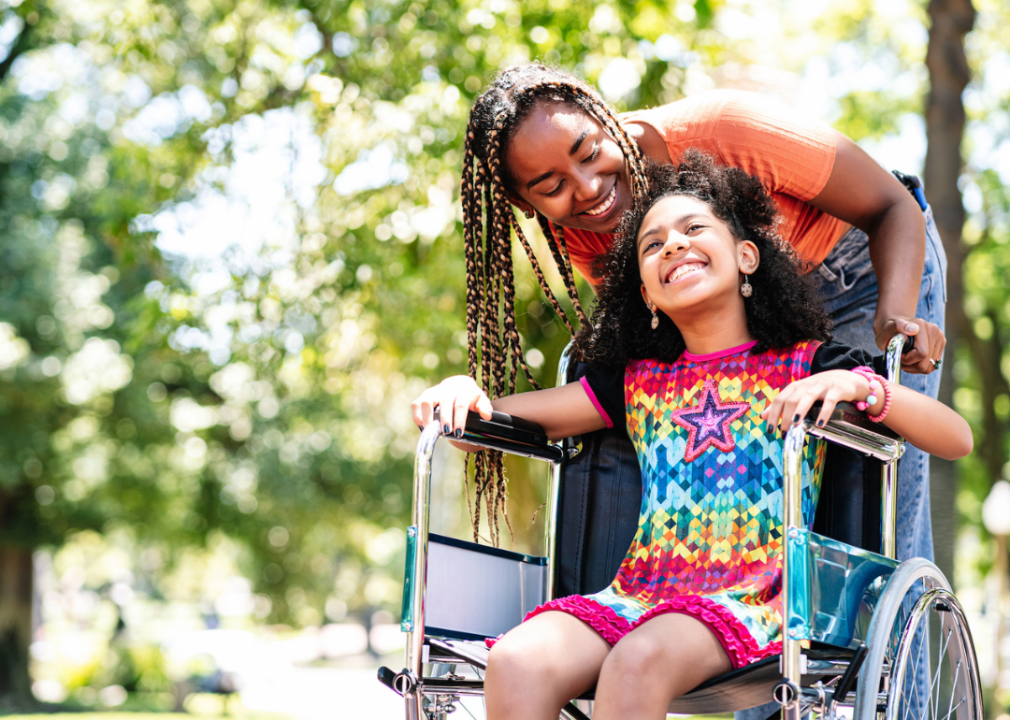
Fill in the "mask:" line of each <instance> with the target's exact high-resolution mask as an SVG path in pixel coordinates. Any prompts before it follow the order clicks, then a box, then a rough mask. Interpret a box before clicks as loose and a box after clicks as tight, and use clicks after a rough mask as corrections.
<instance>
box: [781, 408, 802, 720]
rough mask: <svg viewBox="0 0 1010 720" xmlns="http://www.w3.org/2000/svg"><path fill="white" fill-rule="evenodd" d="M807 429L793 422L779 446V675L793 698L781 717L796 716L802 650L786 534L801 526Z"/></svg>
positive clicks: (786, 719) (791, 718)
mask: <svg viewBox="0 0 1010 720" xmlns="http://www.w3.org/2000/svg"><path fill="white" fill-rule="evenodd" d="M806 436H807V429H806V425H805V424H804V423H802V422H800V423H796V424H794V425H793V426H792V427H790V428H789V431H788V432H787V433H786V438H785V443H784V447H783V449H782V470H783V473H782V531H783V536H782V544H783V548H782V595H781V598H782V677H783V679H784V680H785V682H786V684H787V685H788V686H791V688H793V689H794V694H795V695H796V697H793V698H792V701H791V702H788V703H784V702H782V700H783V699H784V696H782V697H779V698H778V699H779V701H780V703H781V704H782V717H783V720H799V719H800V703H799V698H798V694H799V688H800V680H801V673H800V654H801V653H802V651H803V648H802V646H801V645H800V639H799V638H798V637H797V630H796V629H795V628H790V627H789V618H790V613H791V612H792V608H791V607H790V602H789V590H790V588H789V568H790V565H791V563H792V562H802V559H801V558H791V557H790V553H789V543H788V537H789V533H790V532H796V531H798V530H801V529H803V508H802V503H803V444H804V442H805V440H806Z"/></svg>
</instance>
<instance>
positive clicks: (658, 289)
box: [636, 195, 760, 323]
mask: <svg viewBox="0 0 1010 720" xmlns="http://www.w3.org/2000/svg"><path fill="white" fill-rule="evenodd" d="M636 244H637V247H636V250H637V253H638V268H639V273H640V275H641V278H642V297H643V298H644V299H645V302H646V304H647V305H649V306H650V307H656V308H658V309H660V310H662V311H663V312H664V313H665V314H666V315H668V316H669V317H670V318H671V319H672V320H673V321H674V322H675V323H676V322H677V315H679V314H680V313H682V312H684V311H696V310H698V309H701V307H702V305H703V304H704V305H705V308H706V309H708V307H709V306H710V305H711V306H713V307H712V309H715V306H717V307H720V308H721V307H723V306H724V305H725V303H726V302H731V303H740V309H741V311H742V309H743V298H742V296H741V295H740V274H741V273H743V274H745V275H749V274H751V273H753V272H754V271H755V270H756V269H757V266H758V261H759V259H760V258H759V253H758V249H757V246H755V245H754V243H752V242H750V241H749V240H743V241H741V240H738V239H737V238H736V237H735V236H734V235H733V233H732V232H731V231H730V229H729V227H728V226H727V225H726V223H725V222H723V221H722V220H720V219H719V218H718V217H716V215H715V213H714V212H712V209H711V208H710V207H709V206H708V204H707V203H705V202H702V201H701V200H698V199H697V198H694V197H691V196H690V195H669V196H667V197H664V198H662V199H660V200H659V201H658V202H656V204H655V205H653V206H652V208H651V209H650V210H649V212H648V213H646V215H645V218H644V219H643V220H642V224H641V227H640V228H639V231H638V237H637V243H636Z"/></svg>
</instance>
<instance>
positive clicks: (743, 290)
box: [740, 275, 754, 298]
mask: <svg viewBox="0 0 1010 720" xmlns="http://www.w3.org/2000/svg"><path fill="white" fill-rule="evenodd" d="M753 293H754V288H753V287H752V286H751V284H750V278H749V277H747V276H746V275H744V276H743V285H741V286H740V294H741V295H743V296H744V297H745V298H749V297H750V296H751V295H752V294H753Z"/></svg>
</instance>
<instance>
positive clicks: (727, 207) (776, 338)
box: [576, 150, 831, 368]
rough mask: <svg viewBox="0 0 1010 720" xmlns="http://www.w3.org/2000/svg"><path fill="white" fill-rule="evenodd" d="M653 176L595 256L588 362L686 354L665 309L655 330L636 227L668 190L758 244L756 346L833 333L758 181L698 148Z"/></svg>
mask: <svg viewBox="0 0 1010 720" xmlns="http://www.w3.org/2000/svg"><path fill="white" fill-rule="evenodd" d="M648 180H649V195H648V197H647V199H646V200H645V201H643V202H641V203H639V204H638V205H637V206H636V207H635V208H633V209H632V210H631V211H629V212H627V213H625V215H624V217H623V218H622V219H621V224H620V227H618V230H617V233H618V239H617V241H616V242H615V243H614V244H613V245H612V246H611V249H610V251H609V252H608V253H607V254H606V255H604V256H602V257H600V258H598V260H597V263H596V268H595V270H596V273H597V274H598V275H602V278H603V282H602V285H601V287H600V289H599V299H598V301H597V306H596V309H595V310H594V312H593V323H592V325H591V326H588V327H586V328H584V329H583V330H582V332H580V333H579V337H578V338H577V340H576V345H577V347H578V349H579V350H580V352H581V353H582V355H583V356H584V358H585V359H586V360H587V361H589V362H591V363H594V364H596V365H603V366H607V367H613V368H623V367H625V366H626V365H627V364H628V362H629V361H631V360H638V359H655V360H659V361H661V362H674V361H675V360H676V359H677V358H679V357H680V354H681V353H682V352H684V349H685V346H684V338H683V336H682V335H681V334H680V330H678V329H677V326H676V325H674V323H673V321H672V320H670V318H669V317H667V316H666V315H665V314H663V313H660V314H659V326H658V327H657V328H656V329H655V330H653V329H652V326H651V322H652V313H651V312H650V311H649V308H648V307H646V305H645V301H644V300H643V299H642V295H641V292H640V288H641V285H642V277H641V274H640V272H639V266H638V232H639V230H640V229H641V226H642V222H643V221H644V220H645V216H646V214H647V213H648V212H649V210H650V209H651V208H652V207H653V206H655V204H656V203H657V202H659V201H660V200H662V199H663V198H665V197H668V196H670V195H689V196H691V197H694V198H697V199H698V200H701V201H702V202H704V203H705V204H706V205H708V206H709V208H711V210H712V212H713V213H714V214H715V215H716V217H718V218H719V219H720V220H722V221H723V222H725V223H726V224H727V225H728V226H729V229H730V232H732V233H733V236H734V237H736V238H737V240H750V241H751V242H753V243H754V244H755V245H756V246H757V248H758V251H759V253H760V263H759V264H758V267H757V270H755V271H754V273H753V274H752V275H750V276H749V281H750V283H751V285H752V286H753V287H754V294H753V295H752V296H751V297H749V298H747V300H746V302H745V303H744V307H745V308H746V313H747V329H748V331H749V332H750V334H751V336H753V337H754V338H755V339H756V340H757V345H755V348H754V349H755V351H756V352H762V351H764V350H767V349H769V348H785V347H789V346H790V345H794V344H795V343H797V342H800V341H801V340H821V341H826V340H830V339H831V318H830V317H829V316H828V314H827V313H826V312H825V310H824V307H823V305H822V304H821V302H820V300H819V299H818V296H817V292H816V290H815V289H814V286H813V285H812V281H811V278H810V276H809V274H801V272H800V271H801V268H802V263H801V262H800V260H799V258H798V257H797V255H796V252H795V251H794V250H793V248H792V246H791V245H788V244H787V243H785V242H783V241H782V240H781V238H780V237H779V236H778V233H777V232H776V223H777V221H778V215H777V213H776V210H775V204H774V202H773V201H772V199H771V197H770V196H769V195H768V193H767V192H766V191H765V189H764V186H763V185H762V184H761V181H760V180H758V179H757V178H755V177H752V176H751V175H748V174H747V173H746V172H744V171H743V170H741V169H739V168H729V167H724V166H720V165H717V164H715V163H714V162H713V161H712V159H711V158H709V157H708V156H707V155H704V154H703V153H701V152H698V151H697V150H689V151H687V152H686V153H685V154H684V159H683V162H681V163H680V164H679V165H677V166H673V165H654V164H651V163H650V165H649V167H648Z"/></svg>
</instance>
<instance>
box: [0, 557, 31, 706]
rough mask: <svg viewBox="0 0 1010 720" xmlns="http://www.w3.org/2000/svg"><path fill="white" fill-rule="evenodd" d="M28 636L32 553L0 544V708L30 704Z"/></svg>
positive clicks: (29, 633)
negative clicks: (0, 545)
mask: <svg viewBox="0 0 1010 720" xmlns="http://www.w3.org/2000/svg"><path fill="white" fill-rule="evenodd" d="M31 636H32V552H31V550H30V549H28V548H23V547H15V546H11V545H5V546H3V547H0V711H3V710H4V709H25V708H28V707H30V706H31V705H33V704H34V700H33V698H32V694H31V681H30V680H29V678H28V646H29V644H30V643H31Z"/></svg>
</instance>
